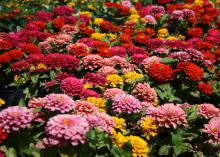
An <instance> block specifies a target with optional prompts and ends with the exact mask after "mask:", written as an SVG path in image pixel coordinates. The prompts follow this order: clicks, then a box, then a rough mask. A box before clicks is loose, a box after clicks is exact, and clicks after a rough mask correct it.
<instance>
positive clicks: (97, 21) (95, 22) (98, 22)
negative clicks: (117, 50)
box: [94, 18, 104, 25]
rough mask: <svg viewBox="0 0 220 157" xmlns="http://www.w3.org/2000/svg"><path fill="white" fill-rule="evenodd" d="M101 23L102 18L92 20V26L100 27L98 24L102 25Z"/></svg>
mask: <svg viewBox="0 0 220 157" xmlns="http://www.w3.org/2000/svg"><path fill="white" fill-rule="evenodd" d="M103 21H104V19H103V18H95V19H94V24H95V25H100V23H102V22H103Z"/></svg>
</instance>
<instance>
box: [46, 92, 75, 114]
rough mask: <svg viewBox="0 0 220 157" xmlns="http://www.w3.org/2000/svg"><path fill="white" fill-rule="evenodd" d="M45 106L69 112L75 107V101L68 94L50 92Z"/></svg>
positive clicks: (52, 109)
mask: <svg viewBox="0 0 220 157" xmlns="http://www.w3.org/2000/svg"><path fill="white" fill-rule="evenodd" d="M44 99H45V104H44V106H43V107H44V108H45V109H47V110H49V111H60V112H61V113H65V112H69V111H71V110H73V109H74V108H75V103H74V101H73V100H72V98H71V97H69V96H67V95H66V94H54V93H52V94H49V95H47V96H46V97H45V98H44Z"/></svg>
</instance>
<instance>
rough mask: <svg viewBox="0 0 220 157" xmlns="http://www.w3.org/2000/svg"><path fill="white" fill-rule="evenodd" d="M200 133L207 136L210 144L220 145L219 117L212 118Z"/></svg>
mask: <svg viewBox="0 0 220 157" xmlns="http://www.w3.org/2000/svg"><path fill="white" fill-rule="evenodd" d="M202 131H203V132H204V133H206V134H208V136H209V137H210V140H209V142H210V143H212V144H220V117H214V118H212V119H211V120H210V121H209V122H208V124H205V126H204V129H203V130H202Z"/></svg>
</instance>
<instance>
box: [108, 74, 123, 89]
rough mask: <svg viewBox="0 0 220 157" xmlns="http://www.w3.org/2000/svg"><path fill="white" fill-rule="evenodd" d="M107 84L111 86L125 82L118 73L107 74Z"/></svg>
mask: <svg viewBox="0 0 220 157" xmlns="http://www.w3.org/2000/svg"><path fill="white" fill-rule="evenodd" d="M106 79H107V84H108V85H109V86H110V87H117V86H118V85H119V86H122V85H123V84H124V82H123V78H122V77H120V76H119V75H117V74H112V75H107V78H106Z"/></svg>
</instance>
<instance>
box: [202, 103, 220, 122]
mask: <svg viewBox="0 0 220 157" xmlns="http://www.w3.org/2000/svg"><path fill="white" fill-rule="evenodd" d="M198 112H199V114H200V115H202V116H204V117H205V118H206V119H210V118H213V117H218V116H220V109H218V108H217V107H215V106H214V105H213V104H208V103H205V104H201V105H200V106H199V110H198Z"/></svg>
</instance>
